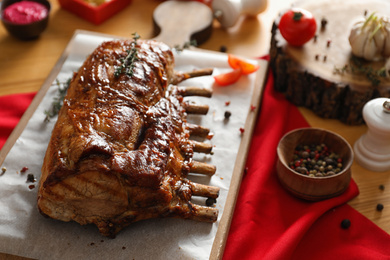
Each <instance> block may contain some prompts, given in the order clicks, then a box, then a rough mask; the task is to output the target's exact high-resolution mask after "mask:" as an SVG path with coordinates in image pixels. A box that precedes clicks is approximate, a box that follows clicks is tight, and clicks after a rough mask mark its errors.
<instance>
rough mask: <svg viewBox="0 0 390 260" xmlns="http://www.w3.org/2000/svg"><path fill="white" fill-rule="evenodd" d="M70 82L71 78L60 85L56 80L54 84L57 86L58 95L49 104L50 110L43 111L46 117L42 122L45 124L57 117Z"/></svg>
mask: <svg viewBox="0 0 390 260" xmlns="http://www.w3.org/2000/svg"><path fill="white" fill-rule="evenodd" d="M70 81H71V78H69V79H68V80H67V81H66V82H64V83H61V82H60V81H59V80H58V79H57V80H56V84H57V86H58V93H57V96H55V97H54V98H53V102H52V103H51V107H50V109H49V110H45V111H44V114H45V115H46V117H45V120H44V121H45V122H49V121H50V119H51V118H53V117H55V116H56V115H58V112H60V109H61V107H62V104H63V102H64V98H65V96H66V93H67V91H68V88H69V85H70Z"/></svg>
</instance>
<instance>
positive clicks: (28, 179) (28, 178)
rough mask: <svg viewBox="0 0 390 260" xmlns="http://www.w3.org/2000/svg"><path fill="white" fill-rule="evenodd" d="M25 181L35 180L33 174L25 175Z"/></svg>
mask: <svg viewBox="0 0 390 260" xmlns="http://www.w3.org/2000/svg"><path fill="white" fill-rule="evenodd" d="M27 182H35V177H34V174H31V173H29V174H28V175H27Z"/></svg>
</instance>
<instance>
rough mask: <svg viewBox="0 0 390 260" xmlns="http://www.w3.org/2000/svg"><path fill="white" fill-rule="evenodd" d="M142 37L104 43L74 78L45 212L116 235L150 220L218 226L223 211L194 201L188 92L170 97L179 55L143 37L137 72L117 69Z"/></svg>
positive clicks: (46, 169) (52, 148) (48, 159)
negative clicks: (171, 219)
mask: <svg viewBox="0 0 390 260" xmlns="http://www.w3.org/2000/svg"><path fill="white" fill-rule="evenodd" d="M132 43H133V41H131V40H117V41H110V42H105V43H103V44H101V45H100V46H99V47H98V48H97V49H96V50H95V51H94V52H93V53H92V54H91V55H90V56H89V57H88V58H87V59H86V61H85V62H84V64H83V65H82V67H81V68H80V70H79V71H78V72H77V73H75V74H74V76H73V78H72V81H71V83H70V86H69V89H68V93H67V96H66V97H65V99H64V105H63V107H62V108H61V110H60V113H59V116H58V120H57V123H56V125H55V127H54V129H53V132H52V137H51V139H50V142H49V145H48V148H47V152H46V155H45V158H44V162H43V166H42V176H41V179H40V187H39V192H38V208H39V210H40V212H41V213H42V214H43V215H46V216H48V217H51V218H54V219H58V220H62V221H72V220H73V221H76V222H78V223H80V224H89V223H93V224H95V225H96V226H97V227H98V228H99V231H100V232H101V234H103V235H104V236H109V237H114V236H115V235H116V234H117V233H118V232H119V231H120V230H121V229H122V228H123V227H125V226H127V225H129V224H130V223H132V222H135V221H139V220H142V219H147V218H157V217H180V218H192V219H198V220H201V221H209V222H213V221H215V220H216V216H217V215H216V214H217V212H215V210H213V211H212V212H211V213H210V214H211V215H212V217H211V218H210V217H206V218H205V217H204V216H203V215H204V211H209V209H208V208H206V207H199V206H197V205H193V204H192V203H191V202H190V199H191V196H192V194H193V191H192V190H194V189H195V188H194V184H193V183H191V182H190V181H189V180H188V179H186V176H187V174H188V172H189V171H190V167H191V158H192V154H193V146H192V145H191V143H190V141H189V130H188V127H187V126H186V112H185V108H184V107H183V101H182V99H183V98H182V96H180V95H166V93H167V88H168V86H169V84H170V81H171V79H172V78H173V75H174V71H173V67H174V58H173V54H172V52H171V50H170V49H169V47H168V46H166V45H165V44H162V43H157V42H154V41H141V40H139V41H137V42H136V44H137V45H136V48H137V60H136V61H135V62H134V63H133V65H134V67H133V74H132V75H130V76H129V75H127V74H126V73H121V74H119V76H118V75H115V70H116V68H118V67H119V66H120V65H121V62H123V60H124V59H125V57H126V56H127V55H128V50H129V49H130V48H131V46H132V45H131V44H132ZM210 210H211V209H210ZM200 211H202V212H203V213H201V214H200V213H199V212H200ZM199 214H200V215H199ZM202 214H203V215H202ZM210 214H208V213H207V214H206V215H210Z"/></svg>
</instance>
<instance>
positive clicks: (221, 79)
mask: <svg viewBox="0 0 390 260" xmlns="http://www.w3.org/2000/svg"><path fill="white" fill-rule="evenodd" d="M241 74H242V71H241V69H234V70H232V71H230V72H227V73H223V74H219V75H216V76H214V80H215V83H217V84H218V85H220V86H228V85H231V84H233V83H235V82H237V81H238V79H239V78H240V77H241Z"/></svg>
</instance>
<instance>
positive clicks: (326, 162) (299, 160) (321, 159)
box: [289, 144, 343, 177]
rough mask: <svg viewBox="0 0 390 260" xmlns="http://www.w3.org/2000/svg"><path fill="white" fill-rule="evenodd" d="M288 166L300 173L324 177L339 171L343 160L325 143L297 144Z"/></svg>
mask: <svg viewBox="0 0 390 260" xmlns="http://www.w3.org/2000/svg"><path fill="white" fill-rule="evenodd" d="M289 167H290V168H291V169H293V170H294V171H296V172H298V173H300V174H302V175H308V176H310V177H326V176H332V175H335V174H337V173H339V172H341V171H342V169H343V160H342V158H341V157H340V156H339V155H338V154H336V153H334V152H332V151H330V150H329V148H328V146H327V145H325V144H312V145H298V146H297V147H296V148H295V150H294V156H293V159H292V161H291V162H290V163H289Z"/></svg>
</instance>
